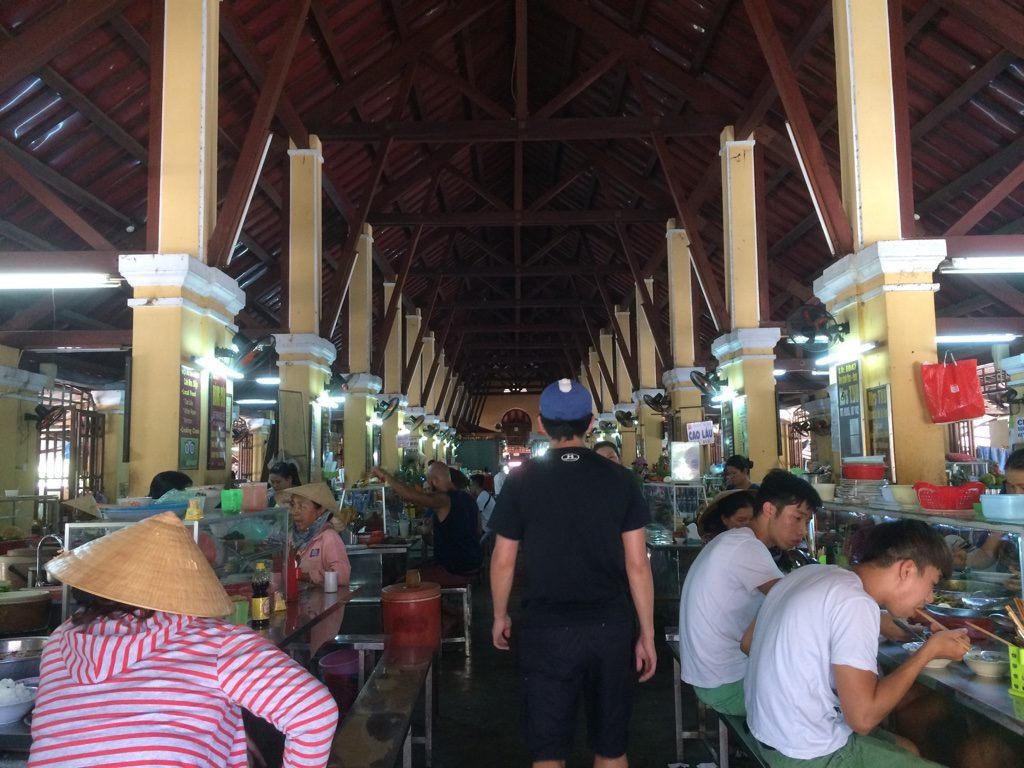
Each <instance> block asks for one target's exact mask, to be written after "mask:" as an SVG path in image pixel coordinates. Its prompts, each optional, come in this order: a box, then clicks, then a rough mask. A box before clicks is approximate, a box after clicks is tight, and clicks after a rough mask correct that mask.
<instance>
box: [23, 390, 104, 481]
mask: <svg viewBox="0 0 1024 768" xmlns="http://www.w3.org/2000/svg"><path fill="white" fill-rule="evenodd" d="M40 406H41V407H40V408H39V409H37V413H38V415H39V421H38V428H39V437H38V453H39V467H38V475H39V479H38V487H37V489H38V493H39V495H40V496H59V497H60V498H61V499H69V498H74V497H75V496H78V495H79V494H82V493H84V492H86V491H92V492H96V493H99V492H101V491H102V490H103V430H104V424H103V422H104V417H103V414H101V413H98V412H97V411H96V404H95V402H94V401H93V398H92V394H91V393H90V392H89V391H88V390H85V389H81V388H79V387H75V386H72V385H71V384H62V383H60V382H58V383H56V384H55V386H54V387H53V388H52V389H44V390H43V392H42V401H41V403H40Z"/></svg>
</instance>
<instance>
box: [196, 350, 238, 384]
mask: <svg viewBox="0 0 1024 768" xmlns="http://www.w3.org/2000/svg"><path fill="white" fill-rule="evenodd" d="M192 361H193V362H194V363H195V364H196V365H198V366H199V367H200V368H202V369H203V370H204V371H209V372H210V373H212V374H214V375H216V376H224V377H225V378H228V379H241V378H243V376H242V374H241V373H239V372H238V371H236V370H235V369H234V368H232V367H231V366H229V365H225V364H224V363H222V362H221V361H220V360H218V359H217V358H215V357H211V356H210V355H207V356H206V357H193V358H192Z"/></svg>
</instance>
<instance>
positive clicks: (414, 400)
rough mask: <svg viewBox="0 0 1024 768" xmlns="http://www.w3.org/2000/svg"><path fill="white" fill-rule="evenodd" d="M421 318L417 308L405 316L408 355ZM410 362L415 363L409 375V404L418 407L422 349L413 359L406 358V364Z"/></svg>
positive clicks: (419, 403) (417, 332) (410, 352)
mask: <svg viewBox="0 0 1024 768" xmlns="http://www.w3.org/2000/svg"><path fill="white" fill-rule="evenodd" d="M422 320H423V318H422V317H421V316H420V311H419V310H418V309H416V310H413V311H412V312H410V313H409V314H407V315H406V316H405V340H406V345H407V346H408V347H409V355H410V356H411V355H412V345H413V344H414V343H415V342H416V337H417V336H419V333H420V323H421V322H422ZM411 362H415V364H414V365H413V368H412V376H410V377H409V392H408V395H409V405H410V406H413V407H418V406H419V405H421V403H422V398H421V397H420V392H421V390H422V389H423V383H422V376H421V373H420V372H421V371H422V369H423V365H422V363H423V354H422V350H421V351H420V354H419V355H417V357H416V360H415V361H413V360H412V358H411V357H410V359H409V360H406V361H405V364H406V366H408V365H409V363H411Z"/></svg>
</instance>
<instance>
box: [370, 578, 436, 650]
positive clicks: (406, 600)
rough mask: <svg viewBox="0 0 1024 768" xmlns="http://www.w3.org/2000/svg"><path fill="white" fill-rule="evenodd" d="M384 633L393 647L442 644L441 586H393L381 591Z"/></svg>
mask: <svg viewBox="0 0 1024 768" xmlns="http://www.w3.org/2000/svg"><path fill="white" fill-rule="evenodd" d="M381 602H382V604H383V608H384V634H386V635H388V636H389V637H388V643H389V645H390V647H392V648H433V649H436V648H438V647H440V645H441V586H440V585H439V584H434V583H432V582H429V581H425V582H423V583H422V584H415V585H412V584H392V585H391V586H389V587H384V589H383V590H382V591H381Z"/></svg>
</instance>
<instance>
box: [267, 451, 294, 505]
mask: <svg viewBox="0 0 1024 768" xmlns="http://www.w3.org/2000/svg"><path fill="white" fill-rule="evenodd" d="M267 484H268V485H269V486H270V490H269V491H268V492H267V506H268V507H273V506H276V505H277V497H278V496H280V494H281V493H283V492H284V491H287V490H288V489H289V488H297V487H298V486H300V485H302V480H300V479H299V468H298V467H296V466H295V465H294V464H292V463H291V462H290V461H278V462H275V463H274V464H272V465H271V467H270V472H269V473H268V474H267Z"/></svg>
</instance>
